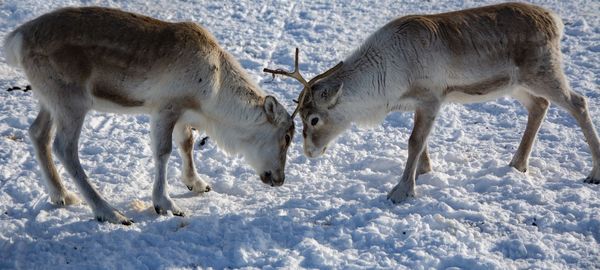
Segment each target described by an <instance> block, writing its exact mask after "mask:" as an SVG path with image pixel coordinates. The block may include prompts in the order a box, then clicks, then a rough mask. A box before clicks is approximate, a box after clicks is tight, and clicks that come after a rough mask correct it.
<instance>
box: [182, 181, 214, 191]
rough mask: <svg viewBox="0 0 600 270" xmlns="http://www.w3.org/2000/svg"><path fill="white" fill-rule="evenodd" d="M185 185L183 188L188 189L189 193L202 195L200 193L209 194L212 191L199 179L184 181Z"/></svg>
mask: <svg viewBox="0 0 600 270" xmlns="http://www.w3.org/2000/svg"><path fill="white" fill-rule="evenodd" d="M185 183H186V185H185V186H186V187H187V188H188V190H189V191H191V192H195V193H198V194H202V193H205V192H209V191H211V190H212V189H211V187H210V186H209V185H208V184H206V182H204V181H203V180H202V179H200V178H196V179H193V180H189V181H186V182H185Z"/></svg>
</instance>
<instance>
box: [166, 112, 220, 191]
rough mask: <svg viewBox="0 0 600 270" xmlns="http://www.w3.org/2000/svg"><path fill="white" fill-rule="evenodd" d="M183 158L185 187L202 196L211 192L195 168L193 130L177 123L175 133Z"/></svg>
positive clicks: (182, 169) (182, 170) (182, 176)
mask: <svg viewBox="0 0 600 270" xmlns="http://www.w3.org/2000/svg"><path fill="white" fill-rule="evenodd" d="M173 136H174V139H175V142H176V143H177V146H178V150H179V155H180V156H181V161H182V162H181V163H182V165H181V166H182V168H181V173H182V175H181V178H182V180H183V183H184V184H185V186H186V187H187V188H188V189H189V190H190V191H192V192H195V193H198V194H202V193H204V192H209V191H210V190H211V188H210V186H209V185H208V184H207V183H206V182H205V181H204V180H203V179H202V178H201V177H200V176H199V175H198V173H196V167H195V166H194V157H193V150H194V134H193V133H192V128H191V127H190V126H188V125H186V124H183V123H177V124H176V125H175V130H174V131H173Z"/></svg>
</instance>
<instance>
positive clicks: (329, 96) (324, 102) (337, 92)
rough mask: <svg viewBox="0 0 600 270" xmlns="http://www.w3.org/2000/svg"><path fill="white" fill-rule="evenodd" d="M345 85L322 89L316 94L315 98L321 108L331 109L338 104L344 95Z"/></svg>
mask: <svg viewBox="0 0 600 270" xmlns="http://www.w3.org/2000/svg"><path fill="white" fill-rule="evenodd" d="M343 88H344V83H340V84H339V85H336V86H334V87H327V88H322V89H319V90H317V91H315V93H314V98H315V100H316V101H317V104H318V105H319V106H323V107H330V106H333V105H335V104H336V103H337V101H338V99H339V97H340V96H341V94H342V89H343Z"/></svg>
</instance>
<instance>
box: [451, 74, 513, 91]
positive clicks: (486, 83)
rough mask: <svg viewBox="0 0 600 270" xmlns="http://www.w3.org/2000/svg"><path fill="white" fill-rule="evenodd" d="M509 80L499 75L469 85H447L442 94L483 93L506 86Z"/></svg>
mask: <svg viewBox="0 0 600 270" xmlns="http://www.w3.org/2000/svg"><path fill="white" fill-rule="evenodd" d="M509 82H510V77H508V76H499V77H495V78H491V79H487V80H483V81H480V82H477V83H474V84H469V85H453V86H448V87H447V88H446V89H445V90H444V94H446V95H447V94H449V93H451V92H462V93H465V94H467V95H485V94H489V93H491V92H495V91H497V90H498V89H500V88H502V87H505V86H507V85H508V83H509Z"/></svg>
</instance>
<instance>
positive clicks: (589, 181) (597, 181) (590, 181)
mask: <svg viewBox="0 0 600 270" xmlns="http://www.w3.org/2000/svg"><path fill="white" fill-rule="evenodd" d="M583 182H584V183H586V184H595V185H598V184H600V179H594V178H592V177H591V176H588V177H587V178H586V179H585V180H583Z"/></svg>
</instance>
